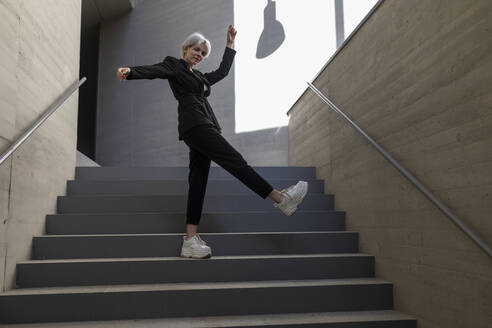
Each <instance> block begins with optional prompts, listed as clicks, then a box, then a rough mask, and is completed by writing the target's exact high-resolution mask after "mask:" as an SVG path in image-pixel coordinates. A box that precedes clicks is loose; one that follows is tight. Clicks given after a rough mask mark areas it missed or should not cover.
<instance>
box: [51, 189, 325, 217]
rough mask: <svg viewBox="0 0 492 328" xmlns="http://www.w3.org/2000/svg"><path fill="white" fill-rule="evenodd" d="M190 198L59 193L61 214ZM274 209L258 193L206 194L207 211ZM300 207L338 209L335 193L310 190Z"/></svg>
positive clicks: (160, 205) (179, 207)
mask: <svg viewBox="0 0 492 328" xmlns="http://www.w3.org/2000/svg"><path fill="white" fill-rule="evenodd" d="M186 201H187V196H157V195H148V196H123V195H120V196H60V197H58V214H64V213H128V212H178V211H183V210H185V209H186ZM272 209H275V208H274V207H273V202H272V201H270V200H268V199H267V200H265V199H262V198H260V197H259V196H257V195H251V196H247V195H241V196H205V201H204V204H203V210H204V211H207V212H233V211H265V210H272ZM299 209H302V210H327V211H331V210H333V209H334V197H333V195H323V194H308V195H306V198H304V201H303V203H302V204H301V205H300V206H299ZM277 210H278V209H277ZM278 211H280V210H278Z"/></svg>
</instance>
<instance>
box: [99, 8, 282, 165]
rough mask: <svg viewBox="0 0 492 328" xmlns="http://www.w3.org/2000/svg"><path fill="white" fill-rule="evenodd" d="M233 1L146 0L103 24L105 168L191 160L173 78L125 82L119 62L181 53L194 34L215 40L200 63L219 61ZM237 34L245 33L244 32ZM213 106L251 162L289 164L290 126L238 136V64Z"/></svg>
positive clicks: (205, 67) (207, 66) (208, 65)
mask: <svg viewBox="0 0 492 328" xmlns="http://www.w3.org/2000/svg"><path fill="white" fill-rule="evenodd" d="M233 4H234V2H233V1H231V0H208V1H199V0H182V1H173V0H163V1H142V2H141V3H139V4H138V5H137V6H136V7H135V9H134V10H133V11H132V12H130V13H129V14H127V15H125V16H123V17H121V18H118V19H115V20H112V21H110V22H104V23H103V24H102V26H101V34H100V56H99V92H98V106H97V110H98V114H97V133H96V134H97V137H96V161H97V162H98V163H100V164H101V165H103V166H109V165H111V166H157V165H169V166H183V165H188V149H187V147H186V145H185V144H184V143H183V142H178V132H177V117H178V115H177V101H176V100H175V99H174V97H173V95H172V93H171V90H170V88H169V86H168V82H167V81H166V80H145V81H143V80H142V81H128V82H124V83H120V82H119V81H118V80H117V79H116V73H115V70H116V68H117V67H119V66H135V65H148V64H154V63H157V62H159V61H161V60H162V59H163V58H164V57H165V56H167V55H170V56H175V57H178V58H179V57H180V49H181V43H182V41H183V39H184V38H185V37H186V36H187V35H189V34H190V33H192V32H195V31H199V32H201V33H203V34H204V35H205V36H206V37H207V38H208V39H209V40H210V41H211V43H212V52H211V55H210V56H209V58H207V59H206V60H205V61H204V62H203V63H201V64H200V65H199V66H198V67H197V68H198V69H199V70H201V71H202V72H207V71H211V70H214V69H216V68H217V67H218V65H219V63H220V59H221V58H222V54H223V51H224V47H225V41H226V31H227V26H228V25H229V24H233V23H234V22H233V16H234V15H233V13H234V12H233V9H234V8H233ZM240 33H241V32H240V31H239V32H238V38H239V37H240ZM209 101H210V104H211V105H212V107H213V108H214V111H215V114H216V116H217V118H218V120H219V122H220V124H221V126H222V129H223V135H224V136H225V137H226V138H227V139H228V140H229V141H230V142H231V144H233V145H234V146H236V147H237V148H238V150H239V151H241V152H242V153H243V155H244V157H245V159H246V160H247V161H248V162H249V163H250V164H252V165H287V153H288V150H287V147H288V145H287V143H288V137H287V132H288V129H287V128H286V127H283V128H281V129H267V130H261V131H256V132H254V133H241V134H235V132H234V124H235V115H234V67H233V68H232V69H231V72H230V73H229V75H228V76H227V77H226V78H225V79H224V80H222V81H221V82H219V83H218V84H216V85H214V86H213V88H212V95H211V96H210V97H209Z"/></svg>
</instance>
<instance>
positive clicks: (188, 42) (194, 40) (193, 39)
mask: <svg viewBox="0 0 492 328" xmlns="http://www.w3.org/2000/svg"><path fill="white" fill-rule="evenodd" d="M197 44H203V45H205V48H207V54H206V55H205V57H204V58H207V57H208V55H210V51H211V50H212V46H211V45H210V41H208V40H207V39H206V38H205V37H204V36H203V35H201V34H200V33H197V32H195V33H192V34H190V35H188V37H187V38H186V39H185V40H184V41H183V44H182V45H181V57H183V58H184V56H185V55H184V50H185V49H186V48H188V47H194V46H196V45H197Z"/></svg>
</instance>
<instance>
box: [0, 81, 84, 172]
mask: <svg viewBox="0 0 492 328" xmlns="http://www.w3.org/2000/svg"><path fill="white" fill-rule="evenodd" d="M86 80H87V78H85V77H83V78H81V79H80V80H79V81H78V82H75V83H74V84H73V86H72V87H71V88H70V89H68V90H67V91H66V92H65V93H64V94H63V95H62V96H61V97H60V99H58V100H57V101H56V102H55V103H54V104H53V105H52V106H51V107H50V108H49V109H48V110H47V111H46V112H45V113H44V115H43V116H42V117H41V118H40V119H39V120H38V121H37V122H36V123H34V125H33V126H31V127H30V128H29V129H28V130H27V131H26V132H25V133H24V134H23V135H22V136H21V137H20V138H19V139H17V141H16V142H14V143H13V144H12V145H11V146H10V147H9V148H8V149H7V150H6V151H5V152H4V153H3V154H2V156H1V157H0V165H2V163H3V162H5V160H6V159H7V158H8V157H9V156H10V155H12V153H13V152H14V151H15V150H16V149H17V148H19V146H20V145H22V144H23V143H24V141H26V140H27V139H28V138H29V137H30V136H31V134H33V133H34V131H36V129H37V128H39V127H40V126H41V124H43V122H44V121H46V120H47V119H48V117H50V116H51V114H53V113H54V112H55V111H56V110H57V109H58V107H60V106H61V105H62V104H63V103H64V102H65V100H67V99H68V97H70V96H71V95H72V93H74V92H75V90H77V89H78V88H79V87H80V86H81V85H82V84H83V83H84V82H85V81H86Z"/></svg>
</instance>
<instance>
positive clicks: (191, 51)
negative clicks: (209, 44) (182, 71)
mask: <svg viewBox="0 0 492 328" xmlns="http://www.w3.org/2000/svg"><path fill="white" fill-rule="evenodd" d="M206 55H207V48H206V47H205V45H204V44H197V45H196V46H193V47H188V48H185V54H184V60H185V61H186V62H187V63H188V65H190V67H193V66H195V65H197V64H198V63H200V62H201V61H202V60H203V58H205V56H206Z"/></svg>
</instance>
